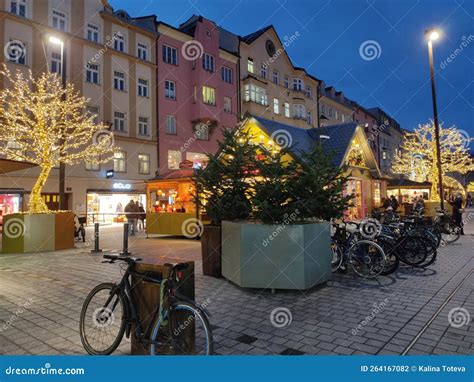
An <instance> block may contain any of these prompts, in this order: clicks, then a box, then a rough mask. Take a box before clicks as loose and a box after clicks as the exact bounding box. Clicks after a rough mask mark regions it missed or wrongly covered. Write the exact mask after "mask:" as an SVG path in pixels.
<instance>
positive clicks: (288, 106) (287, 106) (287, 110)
mask: <svg viewBox="0 0 474 382" xmlns="http://www.w3.org/2000/svg"><path fill="white" fill-rule="evenodd" d="M284 112H285V117H286V118H290V104H289V103H287V102H285V105H284Z"/></svg>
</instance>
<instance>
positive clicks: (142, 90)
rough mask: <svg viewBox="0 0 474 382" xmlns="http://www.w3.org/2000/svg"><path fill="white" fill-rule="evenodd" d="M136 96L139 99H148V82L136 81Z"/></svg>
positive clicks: (140, 79)
mask: <svg viewBox="0 0 474 382" xmlns="http://www.w3.org/2000/svg"><path fill="white" fill-rule="evenodd" d="M138 95H139V96H140V97H148V80H144V79H143V78H139V79H138Z"/></svg>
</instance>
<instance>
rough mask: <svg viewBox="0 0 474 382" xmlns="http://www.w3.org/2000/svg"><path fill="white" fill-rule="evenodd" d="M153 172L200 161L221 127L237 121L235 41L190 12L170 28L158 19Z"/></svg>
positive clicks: (202, 162) (213, 146) (214, 144)
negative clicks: (155, 163) (155, 164)
mask: <svg viewBox="0 0 474 382" xmlns="http://www.w3.org/2000/svg"><path fill="white" fill-rule="evenodd" d="M158 34H159V37H158V40H157V44H156V47H157V59H158V69H157V72H158V74H157V108H158V145H159V154H158V157H159V165H158V175H163V174H166V173H169V172H172V171H173V170H179V169H180V168H185V167H186V168H189V167H190V166H191V163H192V166H193V167H197V166H202V165H205V162H206V156H205V154H206V153H215V152H216V151H217V148H218V143H217V141H218V140H220V139H221V137H222V132H221V131H222V129H223V128H234V127H235V126H236V125H237V122H238V117H237V116H238V115H239V99H238V93H239V92H238V84H239V74H238V40H235V39H233V37H232V35H231V34H230V33H228V32H226V31H225V30H222V29H221V28H219V27H217V26H216V25H215V24H214V23H213V22H212V21H210V20H207V19H205V18H203V17H200V16H193V17H192V18H190V19H189V20H188V21H187V22H185V23H184V24H182V25H180V27H179V28H174V27H172V26H170V25H167V24H164V23H158Z"/></svg>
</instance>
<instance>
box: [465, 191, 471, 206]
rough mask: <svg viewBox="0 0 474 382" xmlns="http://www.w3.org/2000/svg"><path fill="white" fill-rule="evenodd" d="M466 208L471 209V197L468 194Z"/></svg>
mask: <svg viewBox="0 0 474 382" xmlns="http://www.w3.org/2000/svg"><path fill="white" fill-rule="evenodd" d="M466 207H467V208H469V207H472V196H471V193H470V192H468V193H467V198H466Z"/></svg>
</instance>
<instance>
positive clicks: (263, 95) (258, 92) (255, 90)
mask: <svg viewBox="0 0 474 382" xmlns="http://www.w3.org/2000/svg"><path fill="white" fill-rule="evenodd" d="M244 91H245V101H247V102H249V101H252V102H256V103H258V104H260V105H265V106H267V105H268V99H267V92H266V90H265V89H264V88H261V87H259V86H257V85H254V84H246V85H245V87H244Z"/></svg>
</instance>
